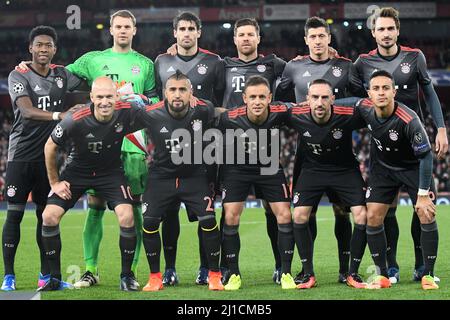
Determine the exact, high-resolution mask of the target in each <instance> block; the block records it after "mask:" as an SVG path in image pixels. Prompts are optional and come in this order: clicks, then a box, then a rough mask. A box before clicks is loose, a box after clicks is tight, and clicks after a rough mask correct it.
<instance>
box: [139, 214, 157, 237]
mask: <svg viewBox="0 0 450 320" xmlns="http://www.w3.org/2000/svg"><path fill="white" fill-rule="evenodd" d="M160 223H161V218H156V217H149V216H144V221H143V223H142V229H143V231H144V234H145V233H147V234H152V233H156V232H157V231H158V230H159V224H160Z"/></svg>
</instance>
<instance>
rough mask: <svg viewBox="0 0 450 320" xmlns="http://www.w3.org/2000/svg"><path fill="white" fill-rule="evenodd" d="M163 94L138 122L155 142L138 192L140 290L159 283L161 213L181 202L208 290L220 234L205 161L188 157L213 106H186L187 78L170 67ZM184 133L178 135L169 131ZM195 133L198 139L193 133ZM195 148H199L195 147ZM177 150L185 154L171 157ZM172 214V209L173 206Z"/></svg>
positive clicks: (217, 279)
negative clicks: (196, 236)
mask: <svg viewBox="0 0 450 320" xmlns="http://www.w3.org/2000/svg"><path fill="white" fill-rule="evenodd" d="M164 94H165V97H166V98H165V99H164V101H161V102H159V103H157V104H155V105H153V106H147V107H146V114H145V115H143V116H142V117H141V119H140V120H141V122H142V123H144V124H145V126H146V127H147V128H148V130H149V131H148V132H149V136H150V139H151V140H152V141H153V143H154V144H155V155H154V157H153V161H152V163H151V164H150V168H149V169H150V173H149V177H148V183H147V190H146V191H145V194H144V205H145V206H146V210H145V211H144V222H143V223H144V227H143V231H144V233H143V235H144V239H143V241H144V247H145V251H146V255H147V260H148V263H149V266H150V275H149V280H148V283H147V285H146V286H145V287H144V289H143V290H144V291H158V290H162V289H163V288H164V286H163V281H162V274H161V272H160V255H161V237H160V233H159V226H160V223H161V219H162V218H163V217H164V215H165V214H166V213H167V212H168V210H172V209H173V208H174V207H177V208H179V206H180V203H181V202H184V203H185V205H186V208H187V210H189V212H190V213H191V214H195V215H196V216H197V219H198V222H199V225H200V228H201V232H202V241H203V247H204V249H205V254H206V259H207V263H208V266H209V272H208V275H207V276H208V279H209V289H210V290H223V285H222V282H221V277H222V274H221V272H220V270H219V254H220V234H219V227H218V224H217V222H216V218H215V213H214V200H213V194H212V190H211V189H210V187H209V185H208V177H207V172H206V167H205V165H203V164H202V163H201V161H200V162H198V164H197V162H195V163H194V162H193V159H194V158H195V157H196V156H198V152H200V154H201V153H202V137H203V134H202V132H203V129H204V128H206V126H207V125H208V123H209V122H211V121H212V120H213V118H214V114H215V108H214V107H213V105H212V104H211V102H209V101H205V100H202V99H200V100H198V101H197V102H196V105H194V106H193V107H190V101H191V95H192V84H191V82H190V80H189V79H188V77H187V76H186V75H184V74H183V73H181V72H180V71H179V70H176V73H175V74H173V75H172V76H170V77H169V79H168V80H167V82H166V86H165V92H164ZM179 130H183V132H184V133H186V135H187V137H186V135H180V137H178V136H177V135H176V133H175V131H179ZM198 134H199V135H200V141H198V140H196V135H198ZM197 148H200V150H197ZM176 155H179V156H180V157H182V158H183V160H184V159H186V157H187V158H188V160H187V161H186V162H181V163H178V164H177V163H175V162H174V160H173V157H175V156H176ZM176 214H177V215H178V212H176Z"/></svg>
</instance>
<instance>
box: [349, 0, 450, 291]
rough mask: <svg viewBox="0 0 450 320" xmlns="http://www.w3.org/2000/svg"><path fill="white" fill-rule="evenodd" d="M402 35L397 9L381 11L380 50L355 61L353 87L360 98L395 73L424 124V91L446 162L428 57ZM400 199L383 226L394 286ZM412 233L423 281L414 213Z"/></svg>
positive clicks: (376, 31)
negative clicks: (373, 81) (377, 76)
mask: <svg viewBox="0 0 450 320" xmlns="http://www.w3.org/2000/svg"><path fill="white" fill-rule="evenodd" d="M399 34H400V20H399V18H398V11H397V10H395V9H394V8H382V9H381V10H380V11H379V12H377V13H376V14H375V16H374V17H373V19H372V36H373V37H374V38H375V41H376V43H377V49H375V50H372V51H370V52H369V53H368V54H362V55H360V56H359V58H358V59H357V60H356V62H355V69H354V73H353V76H352V77H351V79H352V86H353V87H355V88H359V90H358V91H359V92H361V93H360V95H359V96H362V97H364V96H365V95H366V91H365V89H367V88H368V87H369V79H370V77H371V75H372V73H373V72H374V71H376V70H386V71H388V72H390V73H391V74H392V76H393V77H394V79H395V83H396V85H397V95H396V100H397V101H399V102H401V103H403V104H405V105H407V106H408V107H409V108H411V109H412V110H413V111H415V112H416V113H417V114H418V116H419V118H420V119H421V120H422V122H423V121H424V118H423V112H422V109H421V106H420V99H419V88H421V89H422V91H423V93H424V96H425V102H426V105H427V106H428V108H429V111H430V113H431V116H432V118H433V120H434V122H435V124H436V127H437V128H438V129H437V136H436V152H437V158H438V159H443V158H444V155H445V153H446V152H447V150H448V139H447V133H446V128H445V124H444V118H443V115H442V110H441V106H440V103H439V99H438V96H437V95H436V92H435V91H434V88H433V84H432V82H431V78H430V76H429V74H428V71H427V63H426V60H425V56H424V55H423V53H422V52H421V51H420V50H419V49H411V48H408V47H403V46H400V45H398V44H397V39H398V36H399ZM396 209H397V199H395V201H394V205H393V207H391V208H390V209H389V211H388V213H387V215H386V218H385V221H384V227H385V230H386V237H387V244H388V245H387V246H388V254H387V260H388V265H389V269H388V274H389V278H390V279H391V281H392V282H393V283H396V282H397V281H399V279H400V276H399V266H398V263H397V259H396V256H397V242H398V236H399V230H398V223H397V218H396V217H395V211H396ZM411 234H412V238H413V241H414V253H415V270H414V276H413V279H414V280H415V281H420V279H421V278H422V277H421V273H422V272H423V269H424V261H423V259H422V248H421V245H420V234H421V230H420V220H419V217H418V216H417V214H416V213H413V218H412V223H411Z"/></svg>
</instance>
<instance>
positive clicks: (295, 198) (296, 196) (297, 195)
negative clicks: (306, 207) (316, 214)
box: [292, 192, 300, 203]
mask: <svg viewBox="0 0 450 320" xmlns="http://www.w3.org/2000/svg"><path fill="white" fill-rule="evenodd" d="M299 197H300V194H299V193H298V192H296V193H294V199H292V202H293V203H297V202H298V200H299Z"/></svg>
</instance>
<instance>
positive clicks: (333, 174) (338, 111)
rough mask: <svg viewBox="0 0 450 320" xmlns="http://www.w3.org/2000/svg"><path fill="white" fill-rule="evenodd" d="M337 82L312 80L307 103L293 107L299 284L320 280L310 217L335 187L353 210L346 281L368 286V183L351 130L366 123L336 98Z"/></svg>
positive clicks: (336, 192) (312, 285)
mask: <svg viewBox="0 0 450 320" xmlns="http://www.w3.org/2000/svg"><path fill="white" fill-rule="evenodd" d="M332 88H333V87H332V85H331V84H330V83H329V82H328V81H327V80H324V79H316V80H314V81H312V82H311V84H310V85H309V89H308V95H307V103H308V104H307V105H304V106H296V107H293V108H292V109H291V110H290V117H289V122H288V125H289V126H290V127H292V128H294V129H295V130H296V131H297V132H298V146H299V152H300V153H301V154H302V156H303V161H302V162H301V171H300V176H299V177H298V180H297V184H296V185H295V186H294V188H293V193H294V196H293V204H294V207H295V209H294V237H295V242H296V245H297V249H298V251H299V255H300V258H301V261H302V265H303V270H304V275H303V277H302V278H301V279H299V280H300V281H299V284H298V286H297V288H299V289H309V288H312V287H314V286H315V285H316V277H315V274H314V269H313V254H314V245H313V238H312V235H311V230H310V226H309V223H308V220H309V216H310V214H311V211H312V209H313V208H314V207H315V206H317V205H318V204H319V202H320V199H321V197H322V195H323V194H324V193H325V192H327V191H332V192H334V193H335V194H336V195H337V196H338V197H339V199H340V200H341V201H340V202H341V203H342V204H343V205H345V206H348V207H350V209H351V211H352V213H353V220H354V229H353V233H352V238H351V244H350V252H351V260H350V269H349V275H348V277H347V279H346V282H347V285H349V286H352V287H355V288H364V287H365V283H363V281H362V279H361V277H360V276H359V275H358V269H359V265H360V263H361V260H362V257H363V255H364V250H365V247H366V207H365V183H364V181H363V179H362V177H361V172H360V170H359V163H358V161H357V160H356V158H355V155H354V153H353V150H352V145H353V143H352V132H353V130H356V129H360V128H363V127H364V126H365V123H364V120H363V119H362V118H361V116H360V115H359V113H358V110H356V109H355V108H354V107H342V106H339V105H338V104H335V103H334V102H335V100H334V99H335V96H334V95H333V91H332V90H333V89H332Z"/></svg>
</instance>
